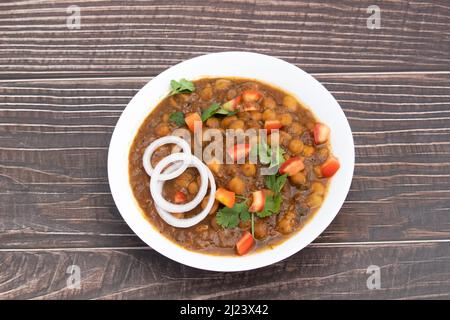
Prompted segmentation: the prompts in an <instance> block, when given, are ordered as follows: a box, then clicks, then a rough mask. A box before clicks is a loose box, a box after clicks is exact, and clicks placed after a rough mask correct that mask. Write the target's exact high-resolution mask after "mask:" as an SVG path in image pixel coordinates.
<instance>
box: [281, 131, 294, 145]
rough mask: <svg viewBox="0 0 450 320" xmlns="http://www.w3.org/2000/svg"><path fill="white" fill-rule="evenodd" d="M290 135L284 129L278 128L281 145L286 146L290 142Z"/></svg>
mask: <svg viewBox="0 0 450 320" xmlns="http://www.w3.org/2000/svg"><path fill="white" fill-rule="evenodd" d="M291 139H292V136H291V135H290V134H289V133H287V132H286V131H283V130H280V142H281V144H282V145H284V146H287V145H288V144H289V143H290V142H291Z"/></svg>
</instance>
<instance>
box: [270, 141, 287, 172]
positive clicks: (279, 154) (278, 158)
mask: <svg viewBox="0 0 450 320" xmlns="http://www.w3.org/2000/svg"><path fill="white" fill-rule="evenodd" d="M284 152H285V151H284V150H283V148H281V147H280V146H277V149H276V151H275V159H272V151H270V153H269V155H270V166H269V168H273V167H279V166H281V164H282V163H283V162H284V161H285V160H284V157H283V154H284Z"/></svg>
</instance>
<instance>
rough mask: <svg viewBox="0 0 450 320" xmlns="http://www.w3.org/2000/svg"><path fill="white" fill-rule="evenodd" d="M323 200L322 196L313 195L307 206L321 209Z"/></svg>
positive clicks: (307, 201) (309, 198)
mask: <svg viewBox="0 0 450 320" xmlns="http://www.w3.org/2000/svg"><path fill="white" fill-rule="evenodd" d="M322 200H323V198H322V196H319V195H317V194H315V193H313V194H311V195H310V196H309V197H308V199H307V200H306V204H307V205H308V207H310V208H317V207H320V205H321V204H322Z"/></svg>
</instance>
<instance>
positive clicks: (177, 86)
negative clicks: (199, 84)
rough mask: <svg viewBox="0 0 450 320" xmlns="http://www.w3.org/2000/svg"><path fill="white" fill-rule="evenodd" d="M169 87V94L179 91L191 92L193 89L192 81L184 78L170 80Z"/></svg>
mask: <svg viewBox="0 0 450 320" xmlns="http://www.w3.org/2000/svg"><path fill="white" fill-rule="evenodd" d="M170 88H171V91H170V93H169V96H172V95H175V94H179V93H192V92H194V91H195V85H194V83H193V82H191V81H189V80H186V79H181V80H180V81H176V80H171V81H170Z"/></svg>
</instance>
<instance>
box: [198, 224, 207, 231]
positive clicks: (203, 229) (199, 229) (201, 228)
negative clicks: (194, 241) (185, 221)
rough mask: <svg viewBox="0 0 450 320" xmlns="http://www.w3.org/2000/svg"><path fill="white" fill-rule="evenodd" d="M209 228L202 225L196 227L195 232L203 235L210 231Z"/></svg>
mask: <svg viewBox="0 0 450 320" xmlns="http://www.w3.org/2000/svg"><path fill="white" fill-rule="evenodd" d="M208 229H209V227H208V225H207V224H200V225H198V226H196V227H195V232H197V233H202V232H206V231H208Z"/></svg>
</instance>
